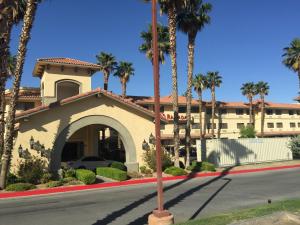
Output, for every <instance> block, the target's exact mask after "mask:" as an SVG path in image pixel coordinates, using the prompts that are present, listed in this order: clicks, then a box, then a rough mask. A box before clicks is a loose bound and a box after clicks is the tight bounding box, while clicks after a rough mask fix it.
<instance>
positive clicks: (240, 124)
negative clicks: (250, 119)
mask: <svg viewBox="0 0 300 225" xmlns="http://www.w3.org/2000/svg"><path fill="white" fill-rule="evenodd" d="M236 127H237V129H242V128H244V127H245V124H244V123H237V124H236Z"/></svg>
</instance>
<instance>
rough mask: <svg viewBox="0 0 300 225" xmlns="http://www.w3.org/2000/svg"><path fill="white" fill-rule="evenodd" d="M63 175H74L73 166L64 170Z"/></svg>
mask: <svg viewBox="0 0 300 225" xmlns="http://www.w3.org/2000/svg"><path fill="white" fill-rule="evenodd" d="M64 177H76V171H75V170H74V169H73V168H69V169H66V170H64Z"/></svg>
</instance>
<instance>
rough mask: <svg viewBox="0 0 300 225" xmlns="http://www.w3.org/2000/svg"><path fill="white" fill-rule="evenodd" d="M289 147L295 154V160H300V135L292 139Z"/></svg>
mask: <svg viewBox="0 0 300 225" xmlns="http://www.w3.org/2000/svg"><path fill="white" fill-rule="evenodd" d="M288 147H289V148H290V149H291V151H292V152H293V157H294V158H300V135H298V136H295V137H292V138H291V140H290V141H289V143H288Z"/></svg>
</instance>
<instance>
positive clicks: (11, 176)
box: [7, 173, 23, 185]
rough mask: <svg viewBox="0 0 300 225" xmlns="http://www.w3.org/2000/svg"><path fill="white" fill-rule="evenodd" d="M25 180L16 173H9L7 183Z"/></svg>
mask: <svg viewBox="0 0 300 225" xmlns="http://www.w3.org/2000/svg"><path fill="white" fill-rule="evenodd" d="M21 182H23V181H22V180H21V179H20V178H18V177H17V176H16V175H15V174H13V173H9V174H8V176H7V185H10V184H15V183H21Z"/></svg>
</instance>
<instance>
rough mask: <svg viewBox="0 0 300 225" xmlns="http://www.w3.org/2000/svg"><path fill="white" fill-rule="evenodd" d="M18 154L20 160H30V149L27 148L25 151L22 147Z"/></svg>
mask: <svg viewBox="0 0 300 225" xmlns="http://www.w3.org/2000/svg"><path fill="white" fill-rule="evenodd" d="M18 153H19V157H20V158H24V159H27V158H29V151H28V149H27V148H26V149H23V147H22V145H20V146H19V148H18Z"/></svg>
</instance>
